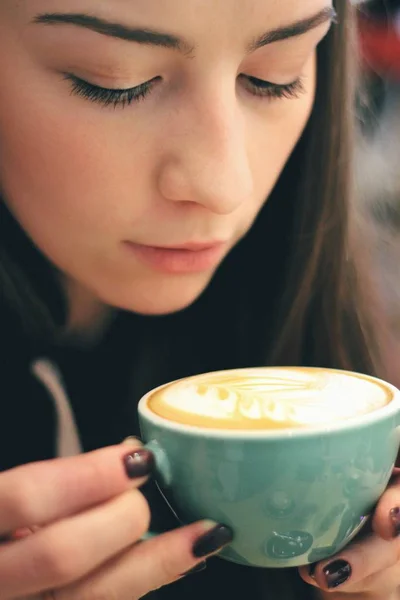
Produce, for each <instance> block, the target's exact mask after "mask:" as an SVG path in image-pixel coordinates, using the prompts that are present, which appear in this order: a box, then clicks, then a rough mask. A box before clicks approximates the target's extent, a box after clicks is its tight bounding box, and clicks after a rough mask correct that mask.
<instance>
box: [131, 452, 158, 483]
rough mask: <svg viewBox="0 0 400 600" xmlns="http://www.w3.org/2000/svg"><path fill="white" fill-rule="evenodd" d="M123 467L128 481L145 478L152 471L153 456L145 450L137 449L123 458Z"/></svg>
mask: <svg viewBox="0 0 400 600" xmlns="http://www.w3.org/2000/svg"><path fill="white" fill-rule="evenodd" d="M124 465H125V470H126V474H127V475H128V477H129V479H139V478H140V477H147V475H150V473H151V472H152V471H153V469H154V456H153V454H152V453H151V452H149V451H148V450H146V449H145V448H138V449H137V450H135V451H134V452H131V453H130V454H128V455H127V456H125V458H124Z"/></svg>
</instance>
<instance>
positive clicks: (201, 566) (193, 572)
mask: <svg viewBox="0 0 400 600" xmlns="http://www.w3.org/2000/svg"><path fill="white" fill-rule="evenodd" d="M206 568H207V563H206V561H205V560H203V562H201V563H199V564H198V565H196V566H195V567H193V569H190V570H189V571H186V573H183V574H182V575H181V577H189V575H197V573H202V572H203V571H205V570H206Z"/></svg>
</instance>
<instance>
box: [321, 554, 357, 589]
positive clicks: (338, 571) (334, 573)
mask: <svg viewBox="0 0 400 600" xmlns="http://www.w3.org/2000/svg"><path fill="white" fill-rule="evenodd" d="M324 575H325V579H326V585H327V586H328V588H329V589H330V590H333V589H335V588H338V587H339V586H341V585H343V584H344V583H346V582H347V581H348V580H349V579H350V577H351V575H352V569H351V566H350V564H349V563H348V562H347V561H345V560H336V561H335V562H332V563H331V564H330V565H328V566H326V567H325V569H324Z"/></svg>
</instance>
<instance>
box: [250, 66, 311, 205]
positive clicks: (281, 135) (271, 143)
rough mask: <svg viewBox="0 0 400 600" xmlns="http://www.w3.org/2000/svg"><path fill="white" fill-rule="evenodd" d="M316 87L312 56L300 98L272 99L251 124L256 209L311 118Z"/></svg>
mask: <svg viewBox="0 0 400 600" xmlns="http://www.w3.org/2000/svg"><path fill="white" fill-rule="evenodd" d="M315 87H316V65H315V58H314V59H313V60H312V61H310V64H309V65H308V66H307V69H306V70H305V78H304V92H303V93H302V94H301V95H300V96H299V98H293V99H284V100H277V101H274V103H273V104H271V105H269V106H268V107H267V109H266V111H265V112H264V114H261V116H260V117H257V121H256V122H255V123H254V124H253V127H252V131H253V132H255V135H253V136H252V143H251V144H249V147H250V148H251V157H250V160H251V164H252V170H253V177H254V181H255V182H256V187H257V191H258V192H257V194H256V196H255V198H256V201H257V200H258V203H259V204H258V205H257V208H258V209H259V208H261V206H262V205H263V204H264V203H265V198H268V196H269V194H270V193H271V191H272V189H273V187H274V186H275V184H276V182H277V180H278V178H279V176H280V174H281V172H282V170H283V168H284V167H285V164H286V163H287V161H288V159H289V157H290V155H291V153H292V152H293V150H294V148H295V146H296V144H297V143H298V141H299V140H300V138H301V135H302V133H303V131H304V128H305V126H306V125H307V122H308V120H309V118H310V115H311V112H312V108H313V104H314V98H315Z"/></svg>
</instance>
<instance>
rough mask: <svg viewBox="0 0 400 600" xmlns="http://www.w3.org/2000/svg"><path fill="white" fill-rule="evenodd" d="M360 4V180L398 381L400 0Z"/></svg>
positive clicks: (398, 380)
mask: <svg viewBox="0 0 400 600" xmlns="http://www.w3.org/2000/svg"><path fill="white" fill-rule="evenodd" d="M344 1H346V0H344ZM357 4H358V9H359V17H358V41H359V45H360V56H361V77H362V81H361V83H362V85H361V89H360V92H359V98H358V106H357V108H358V111H357V122H358V139H357V160H356V183H357V188H358V192H359V194H358V197H359V201H360V202H362V207H363V209H364V210H365V214H366V216H367V218H368V220H369V222H370V224H371V250H372V252H373V261H374V273H373V278H374V284H376V285H377V286H378V287H379V291H380V292H381V297H382V300H383V303H384V307H385V310H386V312H387V314H388V316H389V319H390V324H391V333H390V334H389V335H388V339H387V340H386V348H387V350H386V351H387V357H386V360H387V361H388V362H389V364H390V365H391V372H392V373H393V377H394V379H395V381H394V383H396V385H397V386H400V0H367V1H364V2H359V1H357Z"/></svg>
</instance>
